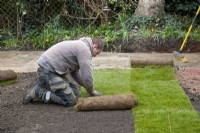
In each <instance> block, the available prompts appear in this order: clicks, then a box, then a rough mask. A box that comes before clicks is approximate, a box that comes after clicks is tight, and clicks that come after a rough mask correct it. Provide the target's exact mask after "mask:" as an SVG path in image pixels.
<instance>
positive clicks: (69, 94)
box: [64, 87, 77, 106]
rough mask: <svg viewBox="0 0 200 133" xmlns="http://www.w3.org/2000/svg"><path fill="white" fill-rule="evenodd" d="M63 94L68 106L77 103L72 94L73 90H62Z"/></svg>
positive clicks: (69, 88)
mask: <svg viewBox="0 0 200 133" xmlns="http://www.w3.org/2000/svg"><path fill="white" fill-rule="evenodd" d="M64 93H65V95H66V98H67V101H68V104H69V106H73V105H75V104H76V102H77V97H76V95H75V94H74V92H73V90H72V88H71V87H68V88H66V89H65V90H64Z"/></svg>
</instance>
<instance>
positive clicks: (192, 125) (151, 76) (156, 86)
mask: <svg viewBox="0 0 200 133" xmlns="http://www.w3.org/2000/svg"><path fill="white" fill-rule="evenodd" d="M131 88H132V92H134V93H135V94H136V95H137V96H138V99H139V100H138V101H139V104H138V106H136V107H135V108H133V115H134V120H135V131H136V132H137V133H146V132H148V133H157V132H159V133H160V132H166V133H168V132H169V133H170V132H173V133H183V132H185V133H186V132H188V133H198V132H200V126H199V125H200V120H199V116H198V113H197V112H196V111H195V110H194V108H193V106H192V105H191V103H190V101H189V99H188V97H187V96H186V95H185V93H184V91H183V89H182V88H181V87H180V86H179V84H178V82H177V80H176V78H175V75H174V70H173V67H170V66H162V67H144V68H133V69H132V72H131Z"/></svg>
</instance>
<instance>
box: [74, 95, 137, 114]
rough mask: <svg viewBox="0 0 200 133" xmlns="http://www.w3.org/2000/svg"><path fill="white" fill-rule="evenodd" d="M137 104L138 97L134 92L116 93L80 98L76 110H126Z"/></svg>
mask: <svg viewBox="0 0 200 133" xmlns="http://www.w3.org/2000/svg"><path fill="white" fill-rule="evenodd" d="M136 104H137V98H136V96H135V95H134V94H115V95H107V96H96V97H87V98H79V99H78V102H77V105H76V110H77V111H96V110H125V109H131V108H132V107H134V106H135V105H136Z"/></svg>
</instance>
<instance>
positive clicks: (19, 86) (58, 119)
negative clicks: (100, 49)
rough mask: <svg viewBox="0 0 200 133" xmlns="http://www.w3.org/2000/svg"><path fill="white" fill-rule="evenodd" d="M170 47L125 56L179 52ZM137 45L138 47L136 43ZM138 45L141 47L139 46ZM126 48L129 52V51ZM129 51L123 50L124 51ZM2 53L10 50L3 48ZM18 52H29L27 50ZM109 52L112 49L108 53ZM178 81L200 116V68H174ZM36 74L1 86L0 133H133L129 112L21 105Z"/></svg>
mask: <svg viewBox="0 0 200 133" xmlns="http://www.w3.org/2000/svg"><path fill="white" fill-rule="evenodd" d="M171 43H173V47H170V46H167V45H164V44H163V45H161V46H158V45H154V44H153V43H152V42H151V43H150V41H146V43H144V44H143V45H129V46H126V47H124V50H123V51H125V52H161V53H162V52H172V51H173V50H178V49H179V47H180V45H181V41H179V42H177V43H178V44H177V45H175V46H174V44H175V42H171ZM136 44H137V43H136ZM138 44H142V43H141V42H140V43H138ZM128 47H129V48H130V47H131V48H130V49H128ZM125 48H126V49H128V50H126V49H125ZM1 50H12V49H5V48H2V49H1ZM21 50H30V49H29V48H27V49H26V48H25V49H21ZM110 50H111V49H110ZM183 51H185V52H200V43H198V42H191V43H188V44H187V46H186V47H185V49H184V50H183ZM175 72H176V76H177V80H178V81H179V83H180V86H182V88H183V90H184V91H185V93H186V95H187V96H188V98H189V99H190V101H191V103H192V104H193V106H194V108H195V109H196V110H197V111H198V112H199V114H200V68H175ZM35 77H36V73H21V74H18V81H17V82H15V83H14V84H10V85H6V86H0V97H1V98H0V103H1V105H0V106H1V109H0V111H1V112H0V114H1V116H0V117H1V119H0V132H2V133H7V132H17V133H27V132H31V133H37V132H40V133H44V132H45V133H46V132H49V133H55V132H59V133H133V132H134V123H133V121H134V118H133V117H132V112H131V110H123V111H94V112H76V111H75V110H74V108H73V107H70V108H66V107H61V106H57V105H53V104H51V105H49V104H48V105H47V104H42V103H32V104H28V105H23V104H22V102H21V97H22V95H23V94H24V93H25V92H26V90H27V89H28V86H29V85H30V84H31V82H32V81H34V80H35Z"/></svg>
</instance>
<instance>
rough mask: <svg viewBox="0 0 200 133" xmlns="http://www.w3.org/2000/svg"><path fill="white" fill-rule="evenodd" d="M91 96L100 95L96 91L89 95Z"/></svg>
mask: <svg viewBox="0 0 200 133" xmlns="http://www.w3.org/2000/svg"><path fill="white" fill-rule="evenodd" d="M91 96H94V97H95V96H101V94H100V93H99V92H98V91H96V90H94V91H93V92H92V94H91Z"/></svg>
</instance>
